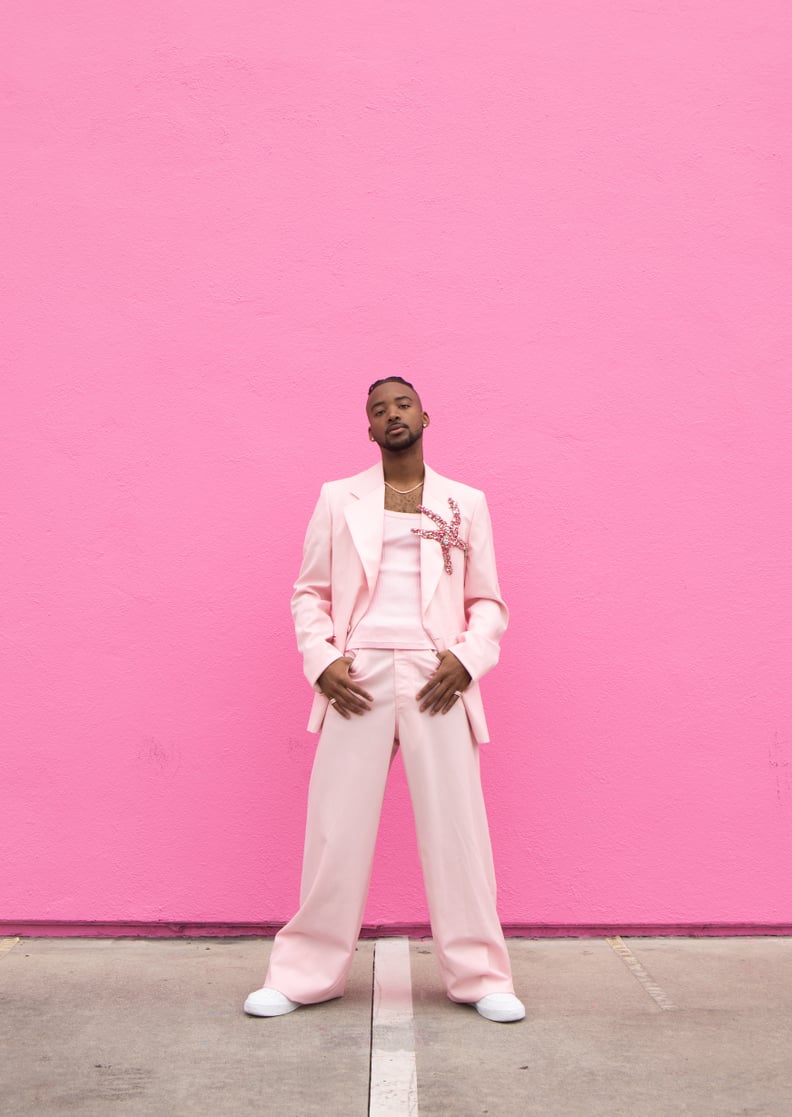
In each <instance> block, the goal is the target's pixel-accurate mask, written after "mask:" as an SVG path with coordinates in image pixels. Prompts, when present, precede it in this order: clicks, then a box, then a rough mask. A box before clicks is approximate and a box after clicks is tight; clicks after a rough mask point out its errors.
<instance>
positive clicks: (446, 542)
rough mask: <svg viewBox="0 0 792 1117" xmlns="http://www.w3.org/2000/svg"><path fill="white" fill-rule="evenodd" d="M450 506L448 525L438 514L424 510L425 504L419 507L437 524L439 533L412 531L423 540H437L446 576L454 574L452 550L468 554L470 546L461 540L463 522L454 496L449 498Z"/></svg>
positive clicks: (419, 509) (415, 529)
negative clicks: (453, 548)
mask: <svg viewBox="0 0 792 1117" xmlns="http://www.w3.org/2000/svg"><path fill="white" fill-rule="evenodd" d="M448 504H449V507H450V508H451V523H450V524H447V523H446V522H445V520H444V519H443V517H442V516H438V514H437V513H436V512H432V511H430V509H428V508H424V506H423V504H421V505H419V507H418V511H419V512H423V513H424V515H425V516H428V517H429V519H430V520H433V521H434V522H435V523H436V524H437V531H426V530H425V528H420V527H414V528H412V531H413V533H414V534H415V535H420V536H421V538H422V539H436V540H437V542H438V543H439V544H440V546H441V548H442V551H443V566H444V567H445V572H446V574H452V573H453V567H452V566H451V548H452V547H458V548H459V549H460V551H462V552H466V551H467V549H468V545H467V543H466V542H465V540H464V539H460V538H459V525H460V524H461V522H462V517H461V515H460V514H459V505H458V504H457V502H456V501H455V500H454V498H453V497H452V496H450V497H449V498H448Z"/></svg>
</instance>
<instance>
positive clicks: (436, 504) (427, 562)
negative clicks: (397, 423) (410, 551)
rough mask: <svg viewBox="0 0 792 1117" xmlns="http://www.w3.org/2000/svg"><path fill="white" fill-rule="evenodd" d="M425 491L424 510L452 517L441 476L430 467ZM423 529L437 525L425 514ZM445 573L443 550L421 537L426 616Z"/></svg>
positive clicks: (422, 591)
mask: <svg viewBox="0 0 792 1117" xmlns="http://www.w3.org/2000/svg"><path fill="white" fill-rule="evenodd" d="M424 468H425V471H426V472H425V475H424V489H423V500H422V502H421V503H422V504H423V506H424V508H429V509H431V511H432V512H436V513H437V514H438V515H439V516H442V517H443V519H444V520H447V519H448V517H449V516H450V515H451V509H450V508H449V507H448V493H444V492H443V488H442V481H441V478H440V476H439V475H438V474H437V473H435V471H434V470H433V469H430V468H429V466H428V465H427V466H425V467H424ZM421 528H422V529H424V530H425V531H436V530H437V524H436V523H435V522H434V520H430V519H429V517H428V516H427V515H426V513H425V512H424V513H423V514H422V516H421ZM442 573H443V550H442V547H441V546H440V544H439V543H438V542H437V540H436V539H425V538H424V537H423V536H421V606H422V608H423V612H424V615H426V611H427V609H428V608H429V602H430V601H431V600H432V598H433V596H434V592H435V590H436V589H437V584H438V582H439V581H440V576H441V574H442Z"/></svg>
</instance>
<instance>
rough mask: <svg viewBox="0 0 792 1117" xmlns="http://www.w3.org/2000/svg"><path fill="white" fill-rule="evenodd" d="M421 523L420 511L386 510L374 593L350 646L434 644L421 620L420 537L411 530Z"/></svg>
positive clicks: (394, 646)
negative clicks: (380, 556)
mask: <svg viewBox="0 0 792 1117" xmlns="http://www.w3.org/2000/svg"><path fill="white" fill-rule="evenodd" d="M420 525H421V514H420V512H416V513H412V512H389V511H387V510H386V511H385V525H384V529H383V533H382V560H381V562H380V569H379V575H378V577H377V584H376V586H375V587H374V596H373V597H372V599H371V601H370V602H369V607H368V609H367V610H366V612H365V613H364V615H363V616H362V617H361V618H360V621H359V622H358V623H357V624H356V625H355V628H354V630H353V632H352V634H351V636H350V638H349V641H348V647H349V648H352V649H355V648H402V649H404V648H432V647H434V645H433V644H432V641H431V640H430V639H429V637H428V636H427V634H426V630H425V629H424V626H423V623H422V621H421V537H420V536H419V535H413V533H412V531H411V530H410V529H411V528H414V527H420Z"/></svg>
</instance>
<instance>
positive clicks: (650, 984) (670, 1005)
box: [605, 935, 677, 1012]
mask: <svg viewBox="0 0 792 1117" xmlns="http://www.w3.org/2000/svg"><path fill="white" fill-rule="evenodd" d="M605 941H606V942H607V944H608V946H609V947H610V948H611V949H612V950H613V951H614V953H615V954H617V955H618V956H619V958H621V960H622V962H624V964H625V966H626V967H627V969H628V970H629V971H630V973H631V974H632V975H633V977H634V978H635V980H636V981H637V982H638V984H639V985H640V986H641V987H642V989H643V990H644V992H645V993H647V994H648V996H650V997H651V998H652V1000H653V1001H654V1002H655V1004H656V1005H657V1006H658V1007H659V1008H661V1009H662V1010H663V1012H674V1011H675V1010H676V1007H677V1006H676V1005H675V1004H674V1002H673V1001H672V1000H671V998H670V997H669V995H668V993H666V992H665V990H664V989H661V988H660V986H659V985H658V984H657V982H656V981H655V980H654V979H653V978H652V976H651V974H650V973H649V972H648V971H647V970H646V969H645V968H644V967H643V966H642V965H641V963H640V962H639V961H638V959H637V958H636V957H635V955H634V954H633V952H632V951H631V950H630V948H629V946H628V945H627V943H626V942H624V940H623V939H622V937H621V936H620V935H615V936H614V937H613V938H609V939H606V940H605Z"/></svg>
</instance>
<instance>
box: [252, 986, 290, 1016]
mask: <svg viewBox="0 0 792 1117" xmlns="http://www.w3.org/2000/svg"><path fill="white" fill-rule="evenodd" d="M299 1007H300V1005H299V1003H298V1002H297V1001H290V1000H289V998H288V997H285V996H284V995H283V993H279V992H278V990H277V989H268V988H267V986H266V985H265V986H264V988H263V989H257V990H256V991H255V993H251V994H250V996H249V997H248V999H247V1000H246V1001H245V1012H246V1013H247V1014H248V1016H285V1015H286V1013H287V1012H294V1010H295V1008H299Z"/></svg>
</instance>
